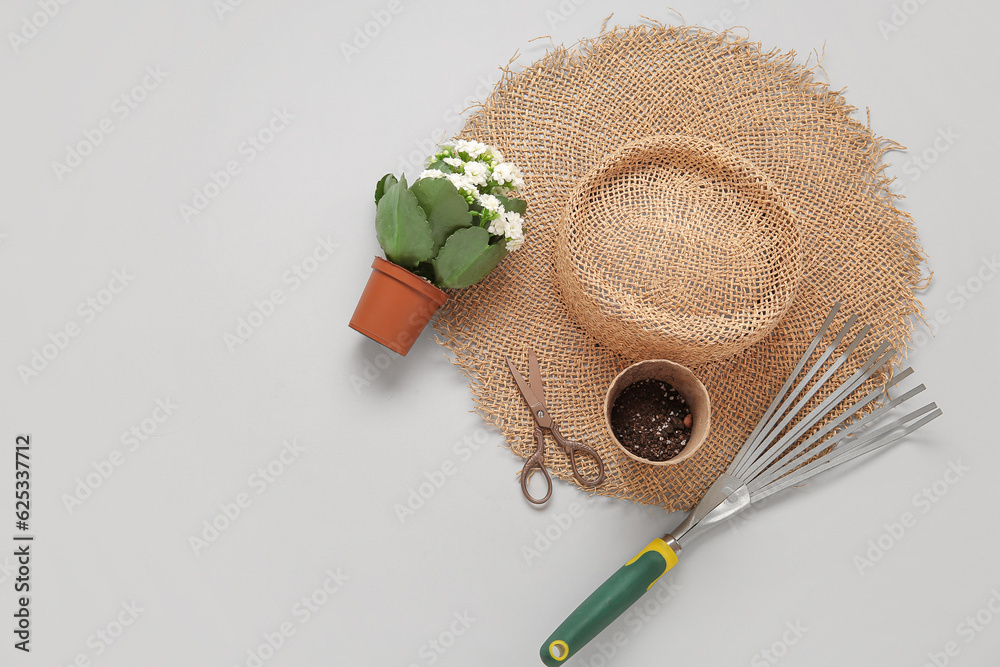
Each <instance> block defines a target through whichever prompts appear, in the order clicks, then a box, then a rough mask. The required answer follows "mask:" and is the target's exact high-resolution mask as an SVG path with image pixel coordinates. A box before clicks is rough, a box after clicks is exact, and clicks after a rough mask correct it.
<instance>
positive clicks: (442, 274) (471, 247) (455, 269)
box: [434, 227, 507, 288]
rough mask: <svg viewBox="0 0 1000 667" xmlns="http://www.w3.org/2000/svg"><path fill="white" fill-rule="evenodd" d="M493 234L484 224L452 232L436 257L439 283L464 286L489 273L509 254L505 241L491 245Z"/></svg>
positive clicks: (458, 286)
mask: <svg viewBox="0 0 1000 667" xmlns="http://www.w3.org/2000/svg"><path fill="white" fill-rule="evenodd" d="M490 238H491V234H490V233H489V232H488V231H486V230H485V229H483V228H482V227H469V228H467V229H459V230H458V231H457V232H455V233H454V234H452V235H451V236H449V237H448V240H447V241H446V242H445V244H444V247H443V248H441V252H439V253H438V256H437V257H435V258H434V278H435V279H434V282H435V283H436V284H437V285H438V286H440V287H451V288H461V287H468V286H469V285H473V284H475V283H478V282H479V281H480V280H482V279H483V278H485V277H486V276H488V275H489V273H490V271H492V270H493V269H494V268H496V265H497V264H499V263H500V260H502V259H503V258H504V257H506V256H507V249H506V247H505V244H504V242H503V241H500V242H499V243H494V244H493V245H490Z"/></svg>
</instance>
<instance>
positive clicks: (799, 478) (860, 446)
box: [751, 403, 942, 500]
mask: <svg viewBox="0 0 1000 667" xmlns="http://www.w3.org/2000/svg"><path fill="white" fill-rule="evenodd" d="M928 412H929V414H928ZM941 414H942V412H941V410H940V409H939V408H938V407H937V404H936V403H929V404H927V405H925V406H924V407H922V408H920V409H919V410H916V411H914V412H911V413H910V414H908V415H906V416H905V417H903V418H901V419H898V420H896V421H895V422H893V423H892V424H890V426H891V427H893V428H891V429H890V430H889V431H887V432H884V433H881V434H880V435H879V436H877V437H874V438H862V439H859V441H858V442H857V443H852V444H851V445H850V446H848V447H846V448H844V449H843V451H840V452H838V451H837V450H836V449H834V451H832V452H830V453H829V454H826V455H824V456H823V457H821V458H819V459H816V460H815V461H813V462H812V463H809V464H807V465H805V466H803V467H802V468H799V469H798V470H796V471H795V472H793V473H792V474H790V475H787V476H785V477H782V478H781V479H779V480H776V481H774V482H771V483H770V484H768V485H766V486H764V487H762V488H761V489H760V490H758V491H756V492H753V491H751V495H752V497H753V499H754V500H760V499H762V498H766V497H768V496H770V495H772V494H775V493H777V492H778V491H781V490H783V489H786V488H788V487H789V486H795V485H796V484H801V483H802V482H804V481H805V480H807V479H809V478H810V477H813V476H815V475H818V474H819V473H821V472H824V471H826V470H829V469H830V468H833V467H836V466H838V465H841V464H842V463H847V462H848V461H850V460H852V459H855V458H857V457H859V456H863V455H864V454H867V453H869V452H873V451H875V450H876V449H879V448H882V447H885V446H887V445H891V444H893V443H894V442H896V441H898V440H901V439H902V438H904V437H906V436H907V435H909V434H910V433H912V432H914V431H916V430H917V429H918V428H921V427H922V426H925V425H926V424H928V423H929V422H931V421H933V420H934V419H937V418H938V417H940V416H941ZM921 415H924V416H923V417H922V418H921V419H919V420H918V421H916V422H914V423H912V424H910V425H908V426H903V424H905V423H906V422H908V421H910V420H912V419H915V418H916V417H918V416H921ZM900 429H901V430H900ZM880 430H882V429H880Z"/></svg>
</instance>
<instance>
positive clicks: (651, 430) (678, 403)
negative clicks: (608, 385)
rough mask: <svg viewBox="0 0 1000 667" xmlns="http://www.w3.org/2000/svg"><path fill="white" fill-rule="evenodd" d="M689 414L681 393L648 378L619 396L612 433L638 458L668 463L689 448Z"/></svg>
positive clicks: (612, 413)
mask: <svg viewBox="0 0 1000 667" xmlns="http://www.w3.org/2000/svg"><path fill="white" fill-rule="evenodd" d="M690 414H691V411H690V410H689V409H688V404H687V401H685V400H684V397H683V396H681V395H680V392H678V391H677V390H676V389H674V388H673V387H672V386H671V385H669V384H667V383H666V382H663V381H662V380H656V379H654V378H647V379H645V380H639V381H638V382H635V383H633V384H630V385H629V386H627V387H625V389H623V390H622V393H620V394H619V395H618V398H617V399H616V400H615V404H614V405H613V406H611V430H612V431H613V432H614V434H615V437H616V438H618V442H620V443H622V445H623V446H624V447H625V449H627V450H629V451H630V452H632V453H633V454H635V455H636V456H640V457H642V458H644V459H647V460H649V461H666V460H668V459H672V458H673V457H675V456H677V455H678V454H680V452H681V450H682V449H684V446H685V445H687V442H688V438H690V437H691V419H690ZM685 419H686V421H687V424H686V425H685Z"/></svg>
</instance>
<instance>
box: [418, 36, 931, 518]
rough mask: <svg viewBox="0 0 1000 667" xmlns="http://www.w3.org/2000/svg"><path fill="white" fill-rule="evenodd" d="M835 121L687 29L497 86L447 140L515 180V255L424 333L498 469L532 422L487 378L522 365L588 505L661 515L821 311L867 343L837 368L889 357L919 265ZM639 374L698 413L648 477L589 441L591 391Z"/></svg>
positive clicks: (778, 62) (622, 39) (539, 65)
mask: <svg viewBox="0 0 1000 667" xmlns="http://www.w3.org/2000/svg"><path fill="white" fill-rule="evenodd" d="M853 111H854V109H853V108H852V107H850V106H848V105H847V104H846V102H845V101H844V99H843V97H842V96H841V95H840V94H839V93H838V92H832V91H830V90H829V89H828V88H827V86H826V85H825V84H824V83H821V82H818V81H816V80H815V79H814V77H813V71H812V70H810V69H807V68H805V67H803V66H801V65H796V64H794V54H793V53H786V54H782V53H779V52H777V51H770V52H763V51H762V50H761V48H760V46H759V45H756V44H752V43H749V42H747V41H745V40H743V39H740V38H737V37H735V36H733V35H731V34H717V33H713V32H708V31H704V30H701V29H697V28H688V27H662V26H661V27H648V26H638V27H630V28H615V29H614V30H611V31H609V32H605V33H602V34H601V35H600V36H598V37H597V38H595V39H592V40H587V41H583V42H581V43H579V44H578V45H576V46H575V47H574V48H573V49H566V48H558V49H556V50H554V51H552V52H551V53H549V54H547V55H546V56H545V57H543V58H542V59H541V60H539V61H538V62H536V63H534V64H533V65H531V66H529V67H528V68H526V69H524V70H522V71H519V72H513V71H511V70H510V69H509V68H508V69H506V70H505V71H504V75H503V77H502V79H501V81H500V82H499V83H498V85H497V87H496V89H495V90H494V91H493V93H492V94H491V95H490V96H489V98H488V99H487V100H486V101H485V103H484V104H483V106H482V108H481V109H480V110H479V111H478V112H477V113H476V114H474V115H473V116H472V117H471V118H470V119H469V121H468V123H467V125H466V127H465V129H464V130H463V132H462V134H461V136H462V137H464V138H468V139H477V140H479V141H483V142H485V143H489V144H492V145H495V146H497V147H498V148H499V149H500V150H501V151H502V152H503V154H504V156H505V158H506V159H508V160H511V161H513V162H514V163H516V164H517V165H518V166H520V167H521V168H522V170H523V171H524V174H525V183H526V188H525V197H526V199H527V200H528V213H527V215H526V216H525V217H526V221H527V223H526V239H527V240H526V243H525V245H524V247H523V248H522V249H521V250H520V251H519V252H517V253H513V254H512V255H510V256H509V257H508V258H507V259H505V260H504V261H503V262H502V263H501V264H500V266H499V267H498V268H497V270H495V271H494V272H493V273H492V274H491V275H490V276H489V277H488V278H487V279H486V280H484V281H482V282H481V283H479V284H477V285H474V286H473V287H470V288H467V289H465V290H461V291H459V292H455V293H454V294H453V296H452V298H451V299H450V300H449V301H448V302H447V303H446V304H445V306H444V307H443V308H442V310H441V311H440V312H439V317H438V319H437V320H436V322H435V327H436V328H437V330H438V333H439V341H440V342H442V343H443V344H444V345H446V346H447V347H448V348H449V349H450V350H451V351H453V352H454V355H455V363H456V364H457V365H459V366H460V367H461V368H462V369H463V371H464V372H465V373H466V374H467V375H468V376H469V378H470V380H471V389H472V394H473V398H474V400H475V403H476V407H477V410H478V411H479V412H480V413H481V414H482V415H483V417H484V418H486V419H487V420H488V421H490V422H491V423H493V424H495V425H496V426H497V427H498V428H499V429H501V431H503V433H504V435H505V438H506V441H507V443H508V445H509V446H510V447H511V449H512V450H513V451H514V452H515V453H516V454H518V455H520V456H526V455H528V453H529V452H530V451H531V450H532V449H533V447H534V441H533V439H532V420H531V416H530V415H529V414H528V411H527V409H526V408H525V406H524V402H523V400H522V399H521V396H520V394H519V393H518V391H517V389H516V387H515V385H514V383H513V381H512V380H511V378H510V374H509V372H508V370H507V366H506V364H505V363H504V361H503V357H504V356H509V357H511V358H512V359H514V360H515V361H516V362H518V363H520V364H521V365H524V360H525V356H526V350H527V349H528V348H529V347H530V348H533V349H534V350H535V351H536V352H537V354H538V357H539V360H540V362H541V370H542V376H543V378H544V380H545V384H546V388H545V393H546V397H547V401H548V403H549V409H550V413H551V414H552V415H553V418H554V419H555V420H556V421H557V422H558V423H559V425H560V428H561V430H562V432H563V433H564V434H565V435H566V436H567V437H571V438H573V439H576V440H582V441H585V442H587V443H588V444H590V445H591V446H593V447H595V448H596V449H597V450H598V451H599V452H600V453H601V455H602V457H603V458H604V461H605V465H606V469H607V478H606V481H605V483H604V484H603V485H602V486H601V487H600V488H599V489H598V490H597V492H598V493H601V494H605V495H610V496H616V497H620V498H625V499H629V500H634V501H638V502H642V503H650V504H658V505H662V506H664V507H666V508H667V509H670V510H678V509H688V508H690V507H691V506H692V505H693V504H694V503H695V502H696V501H697V499H698V498H699V497H700V496H701V494H702V493H703V491H704V490H705V488H707V486H708V485H709V484H710V483H711V481H712V480H713V479H714V478H715V477H716V476H717V475H718V474H719V473H720V472H721V471H722V470H724V469H725V467H726V465H727V464H728V462H729V460H730V459H731V458H732V456H733V455H734V453H735V451H736V449H737V448H738V447H739V445H740V443H742V442H743V440H744V438H745V437H746V435H747V434H748V433H749V431H750V430H751V429H752V426H753V425H754V424H755V423H756V421H757V420H758V419H759V417H760V415H761V414H762V413H763V412H764V409H765V407H766V405H767V403H768V402H769V400H770V397H771V396H772V395H773V393H774V392H775V391H776V390H777V388H778V386H780V384H781V382H782V381H783V380H784V378H785V377H786V376H787V374H788V372H789V371H790V370H791V368H792V367H793V365H794V362H795V361H796V360H797V359H798V358H799V357H800V356H801V354H802V352H803V351H804V350H805V347H806V346H807V344H808V342H809V340H810V339H811V338H812V336H813V333H814V332H815V329H816V328H817V327H818V325H819V323H821V322H822V321H823V319H824V318H825V317H826V315H827V313H828V312H829V308H830V306H831V305H832V303H833V302H834V301H836V300H842V301H843V302H844V306H843V307H842V309H841V312H842V313H844V316H843V317H845V318H846V317H847V316H848V315H851V314H856V315H859V316H860V317H861V319H862V321H863V322H864V323H866V324H868V325H871V327H872V329H873V333H874V334H876V335H874V336H870V337H869V339H868V340H871V341H872V343H870V348H871V349H869V348H864V349H861V350H859V351H858V354H859V355H861V354H865V353H866V352H871V351H872V349H873V348H874V346H875V345H876V344H877V342H878V340H879V339H884V340H887V341H889V342H891V343H892V344H893V345H895V346H896V347H897V349H902V348H904V347H905V344H906V340H907V339H908V336H909V332H910V329H911V327H912V322H913V319H914V317H919V314H920V304H919V302H918V301H917V300H916V299H915V297H914V292H915V290H916V289H918V288H919V287H921V286H922V274H921V267H920V264H921V262H922V259H923V255H922V252H921V249H920V247H919V243H918V240H917V238H916V234H915V231H914V228H913V225H912V221H911V219H910V218H909V216H908V215H907V214H905V213H904V212H901V211H900V210H899V209H897V208H896V206H895V204H894V198H893V195H891V194H890V193H889V192H888V189H887V188H888V184H889V182H888V180H887V179H886V178H885V176H884V175H883V171H882V170H883V167H882V164H881V157H882V154H883V153H884V152H885V151H886V150H889V149H891V148H896V147H898V145H896V144H893V143H891V142H886V141H884V140H882V139H880V138H878V137H875V136H874V135H873V134H872V133H871V131H870V130H869V129H868V128H866V127H865V126H864V125H862V124H860V123H859V122H857V121H856V120H854V119H853V118H852V112H853ZM652 357H665V358H671V359H673V360H675V361H680V362H682V363H686V364H687V365H690V366H691V367H692V369H693V370H694V371H695V373H696V375H697V376H698V377H699V378H700V379H701V380H702V382H703V383H704V384H705V386H706V387H707V389H708V391H709V394H710V396H711V401H712V405H713V414H712V431H711V433H710V434H709V437H708V440H707V441H706V442H705V444H704V446H703V447H702V448H701V450H700V451H699V452H698V453H697V454H696V455H695V456H693V457H691V458H690V459H688V460H686V461H684V462H683V463H679V464H677V465H675V466H669V467H666V468H663V467H660V468H653V467H651V466H646V465H644V464H642V463H639V462H637V461H634V460H632V459H630V458H628V457H627V456H625V455H624V454H622V453H621V451H620V450H618V449H617V448H616V447H615V446H614V444H613V442H612V440H611V436H610V434H609V433H608V432H607V429H606V426H605V423H604V414H603V404H604V398H605V392H606V391H607V389H608V386H609V384H610V383H611V381H612V380H613V379H614V377H615V376H616V375H617V374H618V372H619V371H621V370H622V369H623V368H625V367H626V366H628V365H629V364H630V363H632V362H634V361H637V360H639V359H643V358H652ZM848 370H849V369H845V370H844V372H847V371H848ZM878 381H879V380H878V379H875V380H873V381H872V382H871V383H869V385H867V386H866V387H864V388H863V390H865V391H870V390H871V389H872V388H873V387H874V386H875V385H876V384H877V383H878ZM820 398H821V397H820V396H817V397H816V399H815V400H819V399H820ZM546 455H547V461H548V465H549V468H550V470H551V471H552V473H553V474H554V475H557V476H558V477H560V478H562V479H566V480H569V481H572V475H571V473H570V469H569V465H568V462H567V460H566V459H565V456H564V455H563V454H562V452H561V451H559V450H558V448H555V447H551V446H550V447H549V449H548V451H547V453H546ZM513 469H516V468H513ZM586 472H587V471H584V473H585V474H586Z"/></svg>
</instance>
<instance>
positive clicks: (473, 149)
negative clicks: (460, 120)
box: [455, 139, 490, 160]
mask: <svg viewBox="0 0 1000 667" xmlns="http://www.w3.org/2000/svg"><path fill="white" fill-rule="evenodd" d="M489 149H490V147H489V146H487V145H486V144H484V143H480V142H478V141H466V140H465V139H459V140H458V141H456V142H455V152H456V153H465V154H466V155H468V156H469V157H470V158H471V159H473V160H475V159H476V158H477V157H479V156H480V155H482V154H483V153H485V152H487V151H488V150H489Z"/></svg>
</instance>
